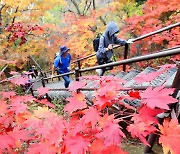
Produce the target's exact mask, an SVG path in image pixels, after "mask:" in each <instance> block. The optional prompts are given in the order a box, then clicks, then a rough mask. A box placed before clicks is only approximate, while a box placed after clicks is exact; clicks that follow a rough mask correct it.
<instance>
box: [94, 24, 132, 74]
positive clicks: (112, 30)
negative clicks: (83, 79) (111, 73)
mask: <svg viewBox="0 0 180 154" xmlns="http://www.w3.org/2000/svg"><path fill="white" fill-rule="evenodd" d="M118 32H119V28H118V26H117V25H116V24H115V22H113V21H110V22H109V23H108V24H107V26H106V31H105V32H104V33H103V35H102V36H101V37H100V41H99V48H98V51H97V53H96V57H97V62H98V64H99V65H102V64H107V63H111V62H112V60H111V58H112V55H113V51H112V49H113V45H115V44H116V45H125V44H127V43H132V42H133V39H129V40H128V41H125V40H122V39H119V38H117V36H116V34H117V33H118ZM110 69H112V68H105V69H98V70H96V71H97V72H98V74H99V75H100V76H103V74H104V72H105V71H106V70H110Z"/></svg>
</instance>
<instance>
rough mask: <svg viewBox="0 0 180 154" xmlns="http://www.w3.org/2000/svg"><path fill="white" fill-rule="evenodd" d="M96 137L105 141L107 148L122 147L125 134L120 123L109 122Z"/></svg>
mask: <svg viewBox="0 0 180 154" xmlns="http://www.w3.org/2000/svg"><path fill="white" fill-rule="evenodd" d="M96 137H97V138H99V139H101V140H103V141H104V144H105V146H110V145H112V144H114V145H120V143H121V140H122V137H125V135H124V133H123V132H122V131H121V130H120V126H119V124H118V123H113V122H107V123H106V124H105V126H104V127H103V130H102V132H100V133H98V134H96Z"/></svg>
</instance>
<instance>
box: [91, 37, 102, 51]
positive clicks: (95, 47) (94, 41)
mask: <svg viewBox="0 0 180 154" xmlns="http://www.w3.org/2000/svg"><path fill="white" fill-rule="evenodd" d="M102 36H103V35H102ZM100 37H101V36H100V34H98V35H97V37H96V38H95V39H94V40H93V48H94V51H95V52H97V51H98V48H99V41H100ZM103 37H104V36H103Z"/></svg>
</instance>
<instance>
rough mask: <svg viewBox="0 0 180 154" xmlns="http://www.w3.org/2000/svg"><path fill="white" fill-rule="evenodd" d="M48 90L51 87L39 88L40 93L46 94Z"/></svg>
mask: <svg viewBox="0 0 180 154" xmlns="http://www.w3.org/2000/svg"><path fill="white" fill-rule="evenodd" d="M48 91H49V88H47V87H43V88H38V89H37V92H38V93H39V95H44V94H46V93H48Z"/></svg>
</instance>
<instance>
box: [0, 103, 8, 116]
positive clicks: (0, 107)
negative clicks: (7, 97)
mask: <svg viewBox="0 0 180 154" xmlns="http://www.w3.org/2000/svg"><path fill="white" fill-rule="evenodd" d="M7 107H8V106H7V104H6V102H5V101H3V100H0V116H3V115H5V114H6V113H7V111H8V109H7Z"/></svg>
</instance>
